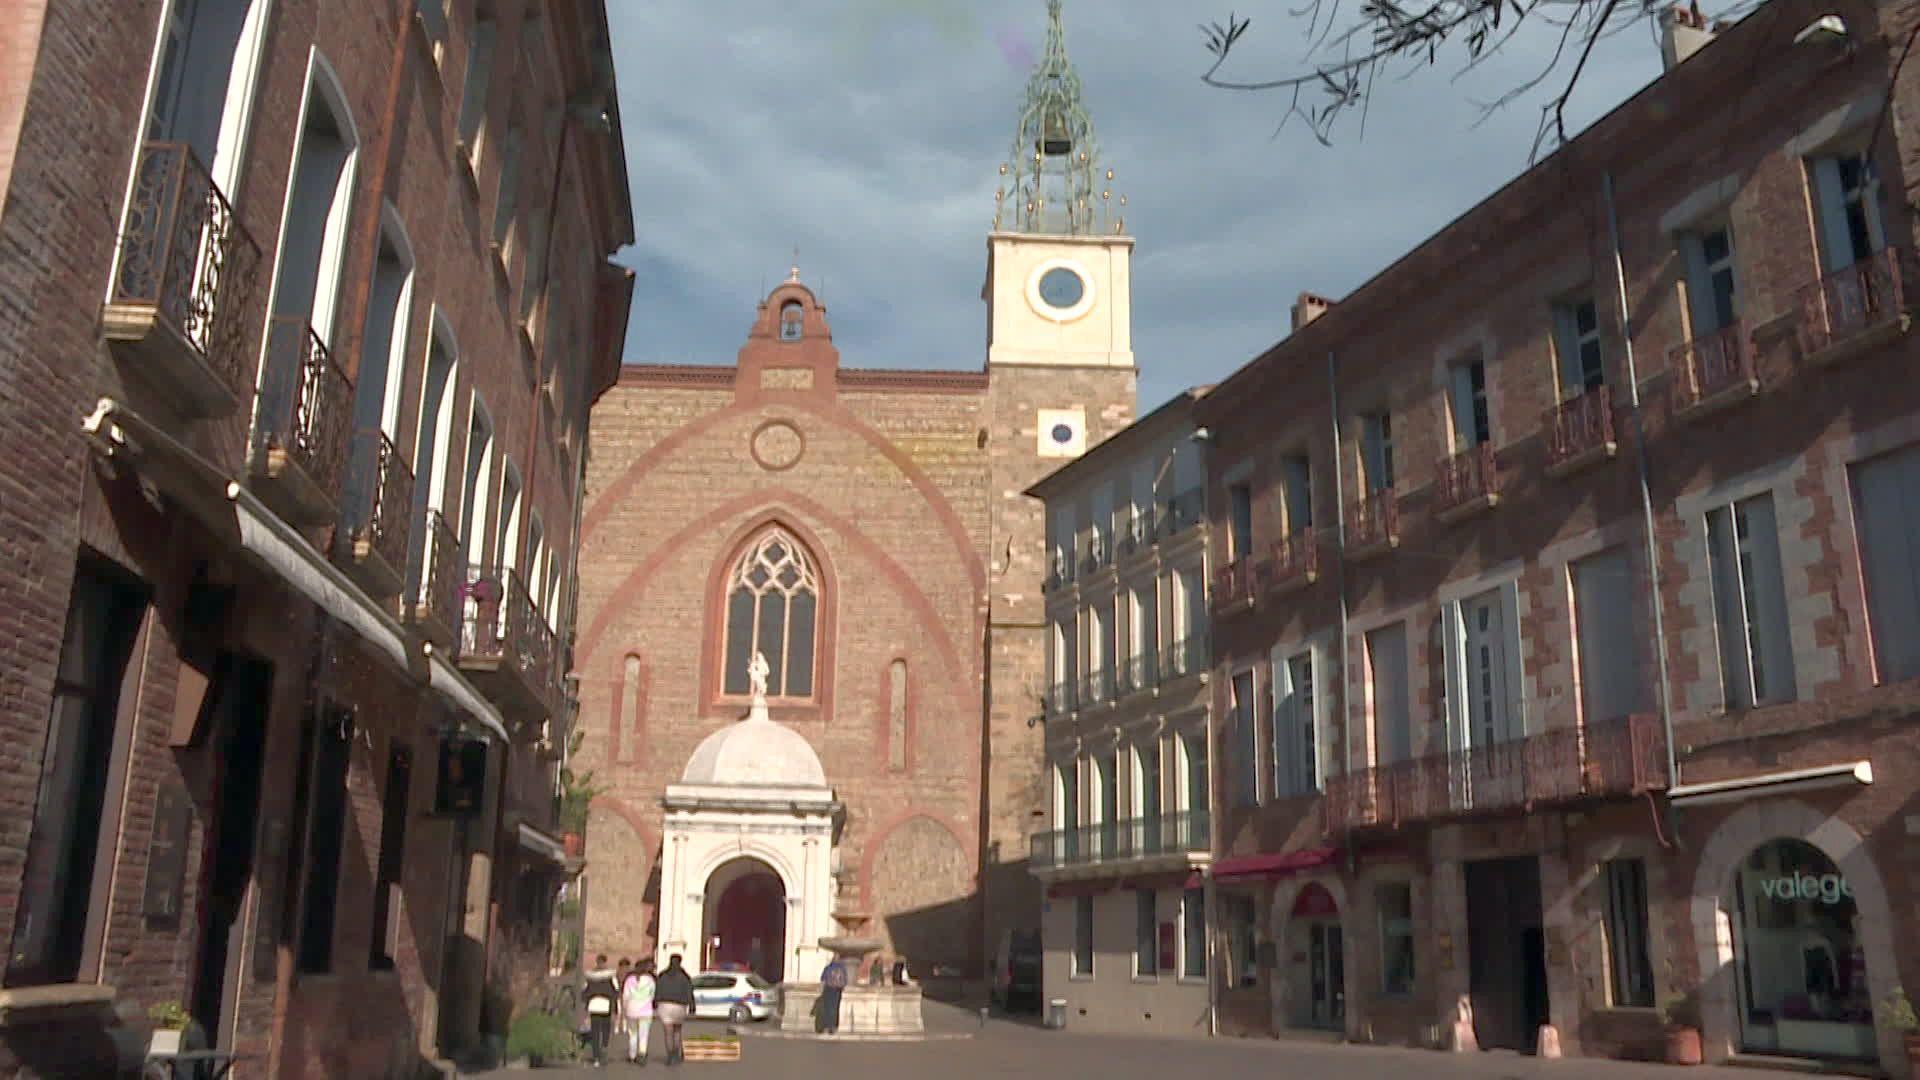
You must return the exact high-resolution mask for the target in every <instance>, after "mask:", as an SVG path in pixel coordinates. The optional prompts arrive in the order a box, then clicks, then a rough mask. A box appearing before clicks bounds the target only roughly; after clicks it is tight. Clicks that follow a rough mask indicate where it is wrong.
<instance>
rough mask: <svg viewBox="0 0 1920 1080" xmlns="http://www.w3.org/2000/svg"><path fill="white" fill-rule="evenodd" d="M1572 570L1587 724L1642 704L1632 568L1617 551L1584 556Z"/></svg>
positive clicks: (1583, 711)
mask: <svg viewBox="0 0 1920 1080" xmlns="http://www.w3.org/2000/svg"><path fill="white" fill-rule="evenodd" d="M1568 570H1569V572H1570V573H1571V574H1572V577H1573V617H1574V641H1575V644H1576V646H1577V647H1578V649H1579V657H1578V661H1579V663H1578V671H1579V679H1580V715H1581V717H1582V718H1583V719H1584V720H1585V721H1586V722H1587V723H1589V724H1592V723H1598V722H1602V721H1607V720H1616V719H1619V718H1620V717H1623V716H1626V715H1627V714H1629V713H1631V712H1633V711H1634V709H1635V708H1637V707H1638V705H1639V702H1640V675H1639V658H1638V652H1639V648H1638V642H1639V635H1638V634H1636V633H1635V632H1634V627H1633V605H1632V602H1631V598H1632V597H1633V595H1634V591H1633V577H1632V568H1631V565H1630V564H1629V563H1628V561H1627V553H1626V552H1625V551H1623V550H1620V549H1615V550H1612V551H1605V552H1601V553H1600V554H1598V555H1594V556H1591V557H1589V558H1585V559H1581V560H1579V561H1578V562H1575V563H1573V564H1572V565H1571V566H1570V567H1568Z"/></svg>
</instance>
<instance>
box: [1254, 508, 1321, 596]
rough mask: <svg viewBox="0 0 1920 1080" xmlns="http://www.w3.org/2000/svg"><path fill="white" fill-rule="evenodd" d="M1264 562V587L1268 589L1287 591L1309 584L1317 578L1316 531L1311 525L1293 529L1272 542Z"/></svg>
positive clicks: (1317, 536) (1318, 571)
mask: <svg viewBox="0 0 1920 1080" xmlns="http://www.w3.org/2000/svg"><path fill="white" fill-rule="evenodd" d="M1268 565H1269V566H1270V567H1271V570H1270V571H1269V572H1268V582H1267V588H1268V590H1269V591H1271V592H1275V593H1289V592H1292V591H1294V590H1295V589H1299V588H1304V587H1305V586H1308V585H1311V584H1313V583H1314V582H1315V581H1317V580H1319V578H1320V534H1319V533H1317V532H1315V531H1314V528H1313V526H1311V525H1309V526H1307V527H1306V528H1304V529H1295V530H1294V531H1293V535H1291V536H1289V537H1287V538H1286V539H1285V540H1282V541H1280V542H1279V543H1277V544H1275V545H1273V558H1272V559H1271V560H1269V562H1268Z"/></svg>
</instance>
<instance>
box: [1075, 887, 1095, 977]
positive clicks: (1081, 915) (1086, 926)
mask: <svg viewBox="0 0 1920 1080" xmlns="http://www.w3.org/2000/svg"><path fill="white" fill-rule="evenodd" d="M1073 973H1074V974H1075V975H1082V976H1092V974H1093V897H1091V896H1076V897H1074V898H1073Z"/></svg>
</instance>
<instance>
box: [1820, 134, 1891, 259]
mask: <svg viewBox="0 0 1920 1080" xmlns="http://www.w3.org/2000/svg"><path fill="white" fill-rule="evenodd" d="M1807 164H1808V168H1809V169H1810V170H1811V172H1812V175H1813V192H1814V204H1815V209H1816V210H1817V211H1818V212H1819V220H1820V252H1821V259H1822V261H1823V262H1824V264H1825V266H1826V270H1827V272H1828V273H1832V272H1833V271H1836V270H1845V269H1846V268H1847V267H1849V266H1852V265H1853V264H1855V263H1857V262H1860V261H1861V260H1863V259H1865V258H1867V257H1868V256H1869V255H1872V254H1873V253H1874V252H1876V251H1879V250H1880V249H1881V248H1883V247H1886V246H1887V238H1886V234H1885V231H1884V229H1883V227H1882V224H1881V220H1880V184H1879V182H1878V181H1876V180H1875V179H1874V178H1873V171H1872V170H1871V169H1870V168H1868V166H1867V159H1866V156H1865V155H1864V154H1859V153H1851V154H1840V155H1837V156H1834V157H1821V158H1814V159H1813V160H1812V161H1810V162H1808V163H1807Z"/></svg>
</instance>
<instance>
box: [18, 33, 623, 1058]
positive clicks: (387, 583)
mask: <svg viewBox="0 0 1920 1080" xmlns="http://www.w3.org/2000/svg"><path fill="white" fill-rule="evenodd" d="M32 12H33V14H32V17H30V18H29V17H23V18H21V19H19V20H14V21H13V22H11V23H9V25H8V27H7V29H6V31H5V32H4V33H3V34H0V50H4V52H5V54H6V55H7V56H8V57H9V67H8V77H9V84H10V85H11V86H12V87H13V88H14V90H15V91H16V92H14V93H11V94H9V95H7V96H6V100H5V102H4V103H0V141H4V145H5V150H4V153H0V162H4V164H3V165H0V187H3V188H4V190H5V192H6V199H5V210H4V212H3V213H0V238H3V239H0V243H4V245H5V246H6V248H7V249H8V250H9V251H11V252H14V253H15V255H14V257H10V258H9V259H7V260H6V262H5V266H4V268H0V293H4V295H5V296H6V297H7V298H8V299H7V300H6V302H5V306H6V307H7V309H8V310H9V311H11V312H12V315H11V316H9V317H8V318H7V319H5V320H4V326H0V487H4V489H5V491H6V495H5V496H4V497H0V535H4V537H5V538H6V539H5V544H6V546H7V550H8V551H9V552H10V554H11V557H10V558H9V560H8V562H7V566H6V568H5V569H4V571H0V608H3V609H4V610H6V611H7V612H8V613H9V615H8V618H9V620H10V621H9V624H8V629H7V631H6V633H5V634H4V635H0V638H4V641H3V642H0V672H4V674H0V687H4V689H0V697H4V698H5V700H6V701H7V702H8V706H7V707H6V708H5V709H4V710H0V714H3V715H0V741H4V743H5V744H6V745H7V746H9V747H11V748H12V749H11V751H10V753H12V754H13V759H12V760H11V762H10V765H9V767H8V768H6V769H4V770H0V803H3V804H4V805H5V806H7V807H8V810H7V811H6V813H5V814H4V815H0V816H4V818H5V820H6V823H7V824H6V826H5V828H4V829H0V938H4V939H5V940H6V941H7V942H8V945H9V948H8V952H7V954H6V959H5V961H4V967H3V973H0V1075H13V1073H14V1072H16V1071H20V1072H24V1073H27V1074H31V1075H110V1074H112V1070H113V1069H114V1068H115V1067H116V1063H115V1062H114V1061H113V1060H111V1059H112V1057H113V1056H114V1055H115V1054H116V1053H119V1054H121V1056H122V1062H121V1064H124V1063H125V1057H126V1056H129V1055H130V1056H131V1057H132V1059H133V1063H134V1064H135V1065H136V1066H137V1064H138V1057H139V1055H140V1053H141V1051H142V1050H143V1049H144V1047H145V1045H146V1043H147V1034H148V1032H147V1029H148V1027H149V1026H150V1025H149V1021H148V1019H147V1013H148V1010H149V1008H151V1007H153V1006H155V1005H159V1004H163V1003H167V1002H174V1003H178V1004H179V1005H180V1006H182V1007H183V1008H184V1010H185V1011H186V1012H187V1013H188V1015H189V1016H190V1017H191V1019H192V1021H193V1025H194V1030H193V1031H192V1033H191V1034H190V1036H189V1037H190V1039H194V1040H203V1041H204V1043H205V1044H207V1045H210V1046H211V1047H213V1048H215V1049H217V1050H219V1051H223V1052H227V1053H234V1054H238V1055H240V1056H241V1058H242V1059H243V1064H242V1065H241V1067H240V1070H239V1072H243V1073H245V1074H248V1075H254V1074H258V1075H273V1076H315V1077H318V1076H328V1077H332V1076H408V1077H411V1076H415V1075H419V1074H420V1073H421V1072H422V1071H423V1070H427V1069H431V1068H435V1067H439V1068H444V1067H445V1062H446V1060H447V1059H448V1058H452V1057H464V1056H467V1055H469V1054H470V1053H471V1052H472V1051H474V1050H476V1049H477V1048H479V1047H480V1046H481V1045H482V1044H483V1041H484V1040H483V1039H482V1035H483V1034H485V1033H494V1032H499V1031H502V1030H503V1029H504V1024H505V1019H506V1018H505V1017H504V1016H502V1015H498V1014H499V1013H500V1010H499V1009H492V1008H489V1009H483V997H487V996H490V995H486V994H483V990H485V989H486V988H488V987H496V988H502V989H508V992H509V994H510V993H511V990H512V989H520V990H524V989H525V986H526V983H527V982H528V980H530V979H532V978H536V977H544V975H545V974H546V971H547V967H548V937H549V920H550V912H551V907H552V903H553V900H554V896H555V893H556V892H557V890H558V889H559V887H560V885H561V883H562V882H564V881H565V880H567V879H568V878H569V877H570V876H571V875H573V874H575V873H577V872H578V870H579V862H578V860H577V859H575V858H571V857H569V854H568V852H567V851H566V848H565V845H564V844H563V842H562V837H561V833H562V830H561V829H560V827H559V823H558V822H557V820H556V808H557V804H556V794H557V783H558V777H557V764H558V761H559V758H560V757H561V755H562V753H563V748H564V747H565V746H566V745H567V741H568V733H569V726H570V722H571V719H572V715H573V712H574V709H575V705H574V702H573V693H572V690H571V686H572V683H571V682H570V680H569V678H568V674H569V671H570V657H571V641H572V632H573V623H574V610H573V609H574V604H573V597H574V593H575V585H574V579H575V558H574V554H575V551H576V549H577V534H578V528H577V524H578V520H579V513H580V507H581V500H580V492H581V488H582V468H583V465H584V461H585V456H586V430H587V419H588V407H589V404H590V402H591V401H592V399H593V398H594V397H595V396H596V395H597V394H598V393H599V392H600V391H601V390H603V389H604V388H605V387H607V386H608V385H609V384H610V383H611V382H612V381H613V379H614V377H615V372H616V370H617V367H618V356H619V347H620V341H621V338H622V331H623V327H624V323H625V318H626V309H627V301H628V297H629V295H630V291H631V283H630V278H629V276H628V275H627V274H626V273H625V272H624V271H620V270H618V269H615V268H614V267H612V266H610V265H609V264H608V263H607V261H606V258H607V256H608V255H609V254H610V253H611V252H612V251H614V250H615V249H617V248H618V247H620V246H621V245H622V244H623V243H627V242H630V241H631V238H632V231H633V222H632V215H631V210H630V208H629V204H628V188H627V181H626V174H625V168H626V166H625V156H624V152H623V149H622V146H621V142H620V135H619V131H620V127H619V120H618V116H617V112H616V106H615V98H614V84H613V74H612V60H611V54H610V51H609V43H608V37H607V27H606V13H605V9H604V7H603V6H602V5H601V4H600V3H598V2H596V0H551V2H533V0H524V2H523V0H506V2H492V3H475V2H472V0H393V2H382V3H378V4H360V5H353V4H340V3H328V2H312V0H153V2H148V3H138V4H110V5H99V4H91V3H81V2H75V0H49V2H44V3H38V4H35V5H32ZM83 208H84V209H83ZM25 253H34V254H31V255H28V254H25ZM509 988H511V989H509ZM116 1047H117V1048H118V1049H117V1050H116Z"/></svg>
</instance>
